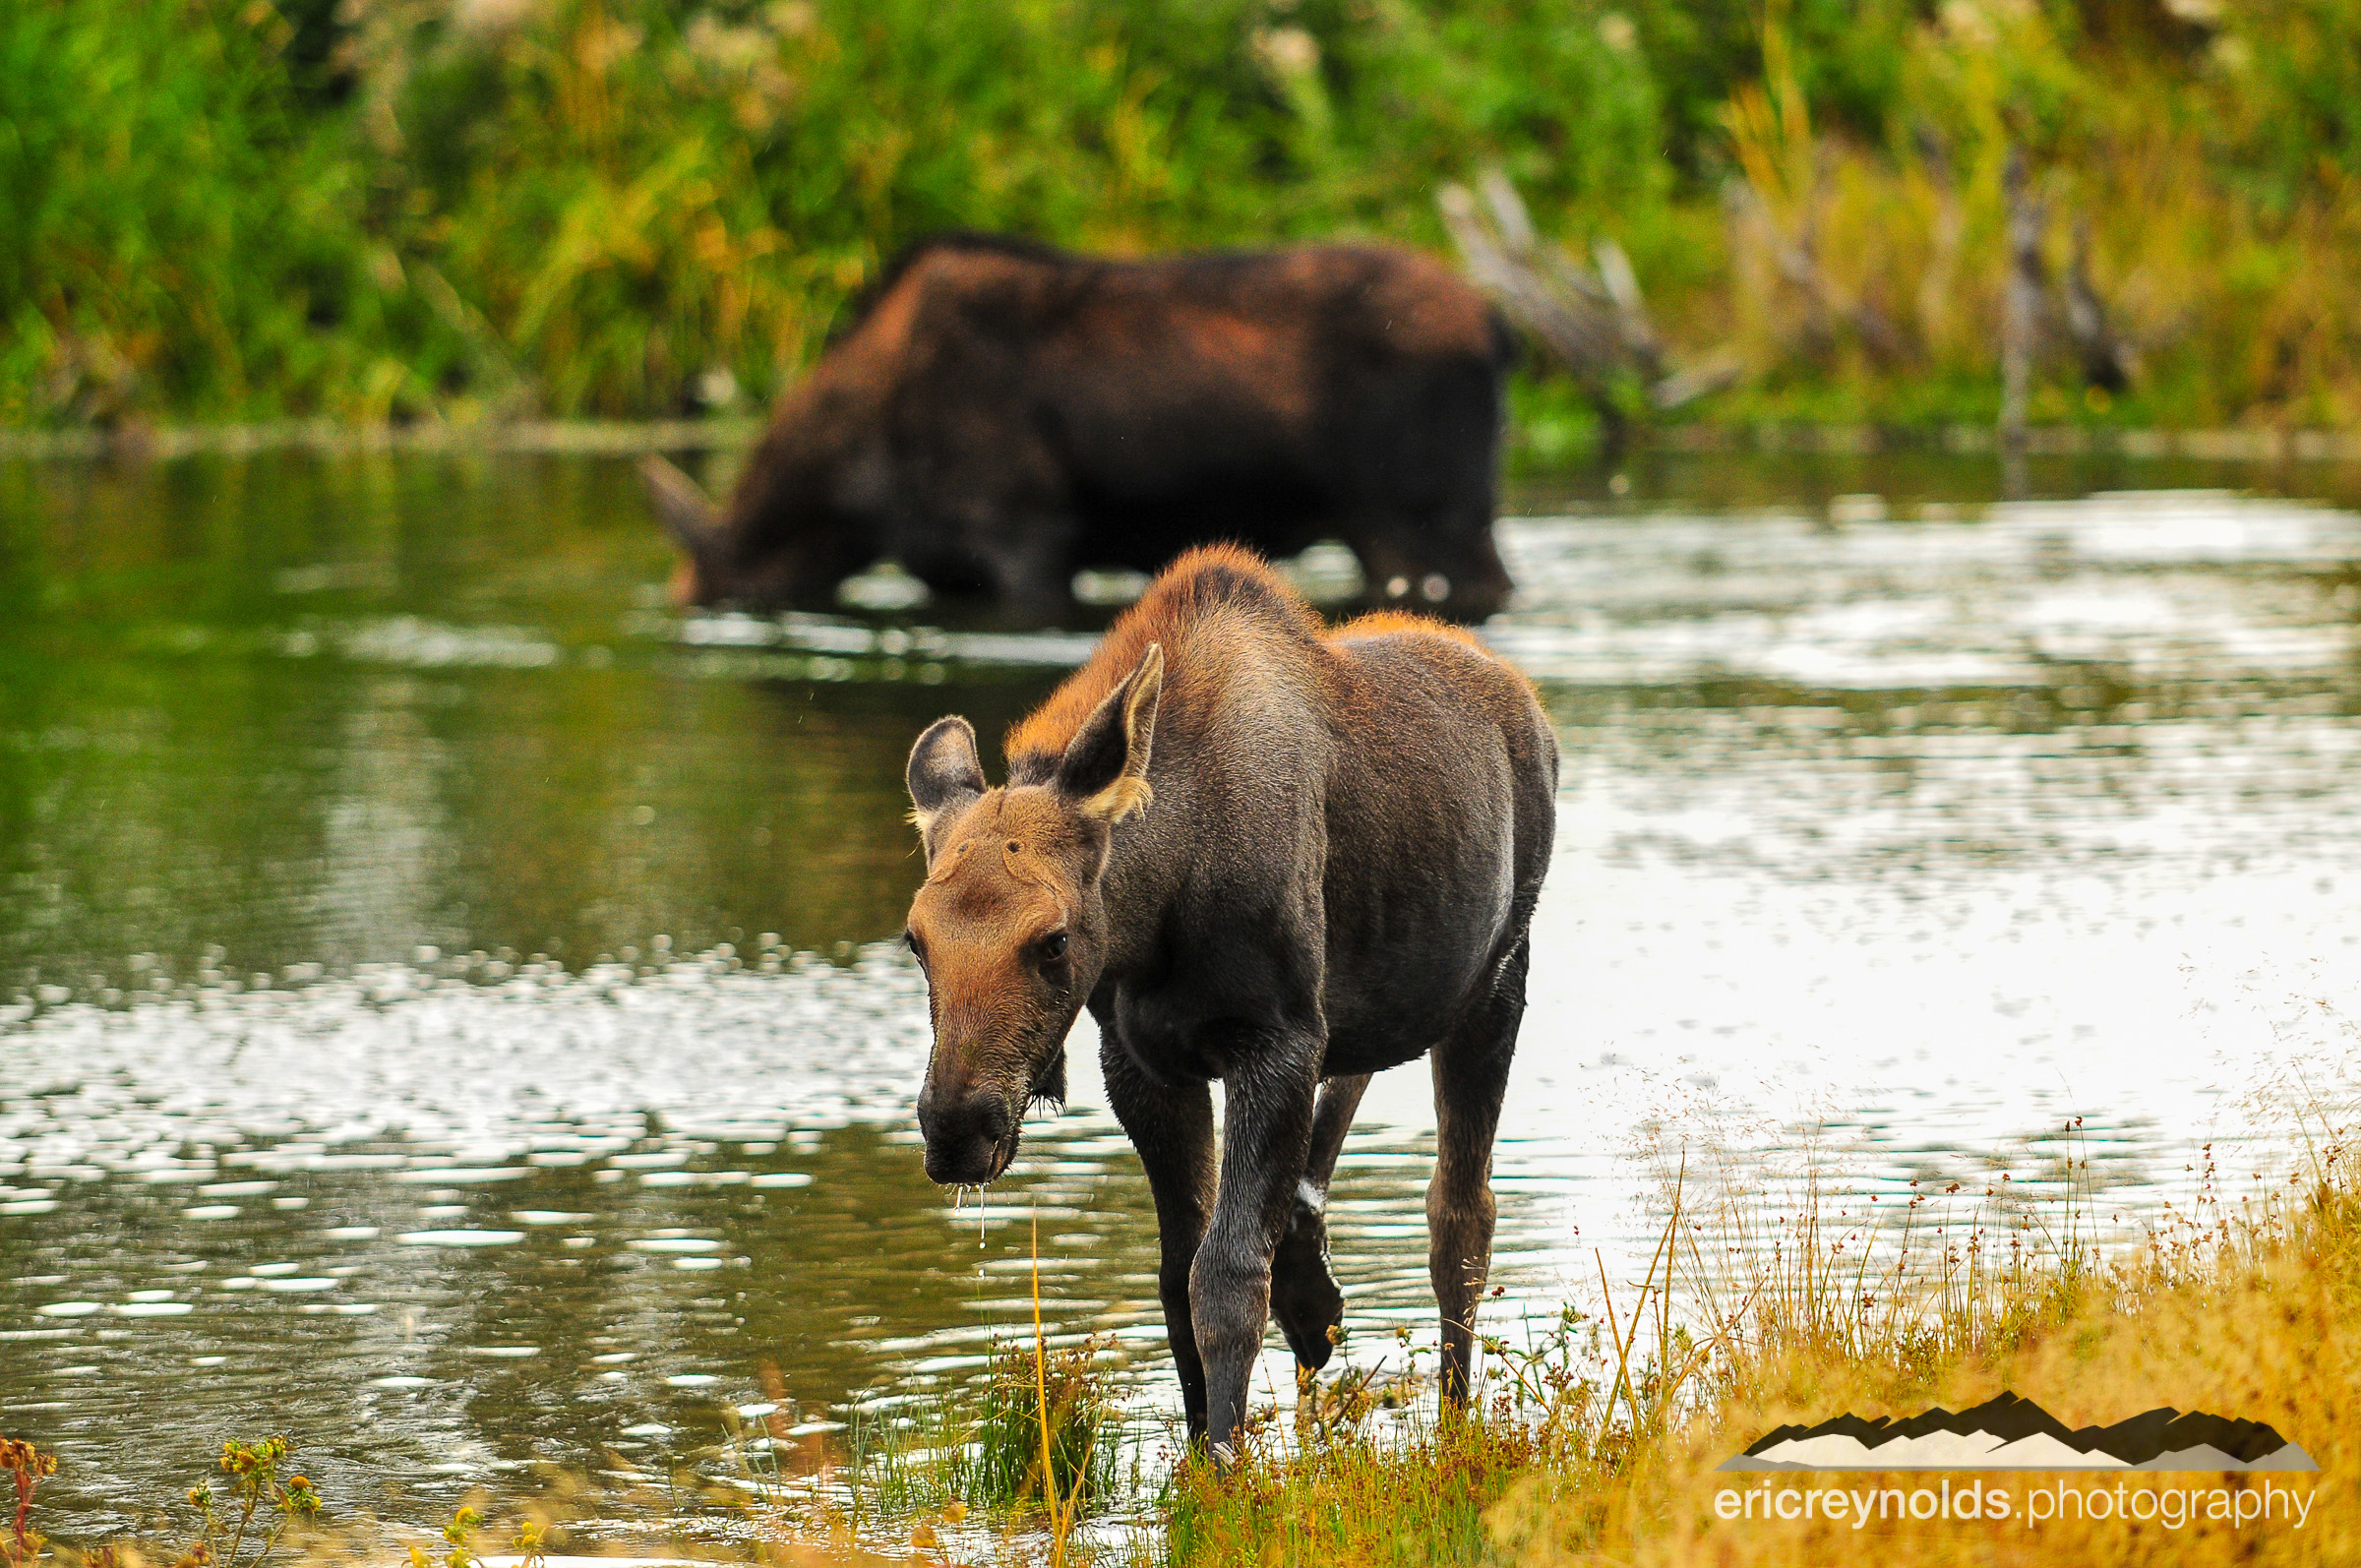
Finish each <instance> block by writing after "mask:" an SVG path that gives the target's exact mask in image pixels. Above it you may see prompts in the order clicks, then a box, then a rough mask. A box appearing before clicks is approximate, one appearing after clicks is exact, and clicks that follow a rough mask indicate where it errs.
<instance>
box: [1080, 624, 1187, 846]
mask: <svg viewBox="0 0 2361 1568" xmlns="http://www.w3.org/2000/svg"><path fill="white" fill-rule="evenodd" d="M1163 695H1164V647H1163V645H1162V644H1161V643H1156V642H1151V643H1149V644H1148V651H1147V652H1145V653H1143V654H1141V655H1140V657H1139V664H1138V665H1137V667H1135V668H1134V669H1133V670H1132V671H1131V673H1130V674H1129V675H1127V676H1125V677H1123V684H1122V685H1120V686H1119V687H1117V688H1116V689H1115V690H1114V691H1112V692H1110V693H1108V694H1107V695H1106V697H1105V698H1104V699H1103V700H1101V701H1100V703H1099V705H1098V706H1097V707H1096V708H1094V709H1092V710H1091V715H1090V717H1089V718H1087V719H1085V720H1083V721H1082V728H1081V729H1079V730H1077V731H1075V732H1074V738H1073V740H1072V741H1070V742H1068V743H1067V745H1066V748H1065V755H1064V757H1063V758H1062V759H1061V760H1060V761H1059V764H1058V788H1059V790H1060V791H1062V792H1063V793H1064V794H1065V795H1066V796H1067V797H1068V798H1069V799H1071V800H1072V801H1073V803H1074V805H1075V807H1076V809H1078V810H1079V811H1080V812H1081V813H1082V814H1083V815H1085V816H1091V817H1096V818H1097V819H1098V820H1100V821H1102V822H1108V823H1114V822H1120V821H1121V820H1122V819H1123V818H1124V817H1126V816H1129V815H1130V814H1132V813H1133V812H1144V811H1146V810H1147V809H1148V803H1149V801H1150V800H1152V799H1153V798H1154V792H1153V791H1151V790H1150V789H1149V788H1148V748H1149V746H1150V744H1151V743H1152V742H1153V741H1154V740H1155V736H1156V706H1157V703H1158V701H1159V700H1160V699H1161V698H1162V697H1163Z"/></svg>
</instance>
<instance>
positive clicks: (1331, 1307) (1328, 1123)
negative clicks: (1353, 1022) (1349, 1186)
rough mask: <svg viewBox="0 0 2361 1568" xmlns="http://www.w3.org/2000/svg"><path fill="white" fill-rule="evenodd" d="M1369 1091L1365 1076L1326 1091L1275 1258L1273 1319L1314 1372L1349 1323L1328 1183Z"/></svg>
mask: <svg viewBox="0 0 2361 1568" xmlns="http://www.w3.org/2000/svg"><path fill="white" fill-rule="evenodd" d="M1368 1087H1369V1075H1368V1074H1367V1073H1365V1072H1364V1073H1361V1074H1359V1075H1357V1076H1354V1077H1349V1078H1331V1079H1329V1080H1328V1081H1327V1083H1326V1084H1324V1085H1322V1086H1321V1089H1320V1100H1319V1107H1318V1109H1317V1110H1316V1111H1314V1112H1313V1113H1312V1119H1311V1149H1310V1152H1309V1153H1308V1154H1306V1155H1305V1156H1304V1161H1303V1179H1302V1181H1300V1182H1298V1183H1297V1185H1296V1197H1295V1203H1294V1206H1293V1207H1292V1208H1291V1209H1290V1210H1289V1213H1288V1217H1287V1234H1286V1235H1285V1236H1281V1237H1280V1239H1279V1250H1278V1252H1277V1254H1276V1255H1274V1256H1273V1258H1272V1259H1271V1316H1272V1317H1273V1318H1275V1319H1277V1320H1278V1323H1279V1332H1280V1333H1282V1334H1284V1335H1286V1336H1287V1346H1288V1349H1289V1350H1291V1351H1294V1352H1295V1353H1296V1364H1297V1365H1299V1366H1302V1367H1305V1368H1308V1369H1309V1370H1311V1371H1315V1372H1316V1371H1318V1370H1319V1369H1320V1368H1321V1367H1323V1366H1325V1365H1327V1364H1328V1357H1330V1355H1332V1354H1333V1353H1334V1352H1335V1350H1336V1345H1335V1342H1334V1341H1333V1340H1331V1339H1330V1338H1329V1331H1330V1330H1331V1329H1333V1328H1335V1327H1336V1326H1337V1325H1338V1324H1340V1323H1342V1322H1343V1321H1344V1320H1345V1293H1344V1292H1343V1291H1341V1290H1339V1289H1338V1288H1337V1284H1336V1275H1335V1272H1334V1271H1333V1270H1332V1269H1331V1268H1330V1267H1329V1262H1328V1221H1327V1205H1328V1182H1329V1180H1330V1178H1331V1177H1333V1176H1335V1175H1336V1158H1337V1156H1338V1155H1339V1154H1341V1153H1342V1152H1343V1151H1344V1147H1345V1134H1346V1132H1348V1131H1349V1130H1351V1128H1352V1126H1353V1114H1354V1112H1356V1111H1358V1110H1360V1109H1361V1097H1362V1094H1363V1093H1365V1092H1366V1091H1367V1089H1368Z"/></svg>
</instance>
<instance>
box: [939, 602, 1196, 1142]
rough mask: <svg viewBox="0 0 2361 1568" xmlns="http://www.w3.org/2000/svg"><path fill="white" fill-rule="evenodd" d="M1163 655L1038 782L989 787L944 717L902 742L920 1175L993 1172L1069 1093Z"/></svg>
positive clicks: (1142, 767) (1158, 653) (1102, 956)
mask: <svg viewBox="0 0 2361 1568" xmlns="http://www.w3.org/2000/svg"><path fill="white" fill-rule="evenodd" d="M1163 689H1164V650H1163V649H1162V647H1160V646H1159V645H1158V644H1156V643H1150V644H1148V647H1147V650H1146V652H1145V653H1144V654H1143V655H1142V656H1141V658H1140V661H1139V663H1138V665H1137V666H1135V667H1134V668H1133V669H1132V671H1131V673H1130V674H1129V675H1128V676H1126V677H1124V679H1123V680H1122V682H1121V683H1120V685H1118V686H1117V687H1116V688H1115V690H1114V691H1112V692H1110V693H1109V694H1107V695H1106V696H1105V697H1104V698H1103V699H1102V700H1101V701H1100V702H1099V704H1098V705H1097V707H1096V708H1094V709H1093V710H1092V711H1091V714H1090V716H1089V718H1087V719H1086V720H1084V721H1083V723H1082V726H1081V728H1080V729H1078V730H1077V731H1075V733H1074V737H1073V739H1072V740H1071V741H1070V742H1069V743H1068V744H1067V745H1066V748H1065V751H1064V754H1063V755H1062V756H1060V757H1059V759H1058V761H1057V763H1056V766H1055V767H1054V768H1053V769H1051V770H1050V771H1049V774H1048V776H1047V778H1046V779H1045V780H1043V781H1042V782H1039V783H1010V784H1009V785H1007V786H1006V787H1003V788H999V789H991V788H987V787H986V785H985V782H984V769H983V765H982V763H981V761H980V760H979V759H978V757H977V754H976V732H975V730H974V728H973V727H971V726H970V725H969V724H968V722H967V720H965V719H963V718H956V717H954V718H946V719H938V720H937V721H936V722H935V723H934V724H933V725H932V726H930V727H929V728H928V730H927V731H926V733H925V734H923V735H921V736H920V737H919V738H918V744H917V745H916V746H914V747H913V748H911V751H910V771H909V783H910V800H911V804H912V807H913V810H912V812H911V819H912V820H913V821H914V822H916V823H917V824H918V832H919V838H920V840H921V842H923V843H924V845H925V846H926V854H927V879H926V882H925V884H924V885H923V886H921V887H920V888H919V890H918V896H917V897H916V898H914V899H913V900H912V901H911V905H910V924H909V931H908V935H907V939H908V941H909V943H910V950H911V952H912V953H914V954H916V955H917V958H918V962H919V965H920V967H921V968H923V969H924V970H925V971H926V976H927V1004H928V1010H929V1012H930V1014H931V1015H932V1018H933V1022H934V1028H935V1050H934V1055H932V1057H931V1058H930V1059H929V1061H928V1064H927V1078H926V1083H925V1085H924V1087H923V1088H922V1089H921V1090H920V1091H919V1096H918V1124H919V1129H920V1131H921V1132H923V1133H924V1134H925V1135H926V1140H927V1157H926V1160H927V1175H928V1176H931V1177H933V1178H934V1179H935V1180H937V1181H938V1182H942V1183H945V1184H949V1183H954V1182H957V1183H980V1182H986V1181H991V1180H993V1179H995V1178H996V1177H998V1176H999V1175H1000V1173H1002V1172H1003V1171H1005V1170H1007V1169H1008V1162H1009V1161H1010V1160H1011V1159H1013V1158H1014V1157H1015V1155H1016V1144H1017V1134H1018V1128H1019V1125H1020V1123H1021V1122H1022V1120H1023V1118H1024V1115H1025V1111H1026V1109H1027V1108H1028V1107H1030V1106H1031V1105H1032V1103H1033V1102H1034V1101H1035V1100H1040V1099H1049V1100H1060V1101H1061V1100H1063V1099H1064V1097H1065V1036H1066V1032H1067V1031H1068V1030H1069V1029H1071V1028H1072V1027H1073V1023H1074V1016H1075V1014H1076V1013H1078V1012H1079V1011H1081V1008H1082V1004H1083V1003H1084V1002H1085V1001H1086V1000H1088V999H1089V997H1090V994H1091V991H1092V989H1093V988H1094V987H1096V986H1097V984H1098V981H1099V974H1100V970H1101V969H1102V968H1103V967H1104V965H1105V963H1106V959H1107V946H1108V930H1107V911H1106V906H1105V904H1104V902H1103V900H1102V898H1101V896H1100V877H1101V875H1102V874H1103V873H1104V872H1105V871H1106V868H1107V854H1108V849H1109V846H1110V845H1111V844H1112V842H1113V838H1114V834H1115V831H1116V828H1117V827H1118V825H1119V824H1120V823H1121V822H1122V821H1123V820H1124V819H1125V818H1126V817H1129V816H1131V815H1133V814H1136V813H1139V812H1144V811H1146V810H1147V809H1148V806H1149V802H1150V799H1151V792H1150V790H1149V788H1148V781H1147V771H1148V755H1149V748H1150V746H1151V744H1152V742H1153V739H1154V734H1155V728H1156V710H1157V703H1158V699H1159V697H1160V696H1161V695H1162V693H1163Z"/></svg>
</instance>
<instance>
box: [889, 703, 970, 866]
mask: <svg viewBox="0 0 2361 1568" xmlns="http://www.w3.org/2000/svg"><path fill="white" fill-rule="evenodd" d="M908 777H909V782H910V806H911V811H910V820H911V821H913V822H916V823H917V824H918V836H919V838H920V839H921V840H922V841H923V840H924V839H925V838H926V836H927V829H928V828H930V827H932V826H934V825H935V819H936V818H937V817H938V816H940V815H941V814H943V813H945V812H947V811H952V810H955V809H957V808H959V807H963V806H965V805H967V803H968V802H970V801H972V800H974V799H976V798H977V797H978V796H980V795H982V794H983V793H984V764H983V763H982V762H979V761H978V760H977V759H976V728H975V726H974V725H972V724H970V723H968V722H967V720H965V719H963V718H960V717H959V716H958V715H957V714H953V715H952V716H951V717H949V718H947V719H937V720H936V721H935V722H934V723H932V724H930V725H928V726H927V732H926V733H925V734H924V735H921V736H920V737H919V738H918V744H917V745H916V746H913V747H912V748H910V771H909V775H908Z"/></svg>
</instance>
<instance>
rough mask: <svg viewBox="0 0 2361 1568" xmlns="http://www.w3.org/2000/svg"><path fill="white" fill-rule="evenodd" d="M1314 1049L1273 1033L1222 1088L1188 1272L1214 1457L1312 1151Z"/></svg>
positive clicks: (1229, 1431) (1240, 1394)
mask: <svg viewBox="0 0 2361 1568" xmlns="http://www.w3.org/2000/svg"><path fill="white" fill-rule="evenodd" d="M1321 1049H1322V1043H1321V1042H1320V1041H1319V1040H1318V1039H1317V1038H1316V1037H1313V1036H1310V1035H1292V1034H1286V1033H1281V1034H1274V1035H1270V1036H1267V1037H1265V1039H1264V1040H1262V1041H1256V1042H1253V1043H1251V1044H1247V1045H1245V1046H1244V1047H1243V1049H1241V1051H1239V1052H1238V1053H1237V1054H1236V1055H1234V1057H1233V1059H1234V1060H1235V1061H1237V1062H1238V1065H1237V1066H1236V1067H1234V1068H1233V1069H1232V1071H1231V1073H1230V1074H1229V1076H1227V1077H1226V1078H1224V1079H1223V1080H1222V1088H1223V1094H1224V1106H1223V1116H1222V1182H1221V1190H1220V1193H1219V1195H1218V1196H1217V1197H1216V1198H1215V1200H1214V1206H1213V1223H1212V1224H1211V1225H1209V1226H1207V1227H1206V1231H1205V1240H1204V1242H1203V1244H1202V1245H1200V1246H1199V1247H1198V1248H1197V1257H1196V1262H1195V1263H1194V1264H1193V1265H1192V1266H1191V1267H1190V1269H1189V1271H1188V1305H1189V1313H1190V1316H1191V1317H1192V1318H1193V1320H1194V1322H1195V1325H1196V1331H1197V1350H1198V1353H1199V1354H1200V1355H1202V1356H1203V1357H1204V1358H1205V1415H1206V1423H1207V1435H1208V1436H1209V1437H1210V1438H1211V1439H1212V1442H1213V1450H1214V1456H1215V1457H1216V1459H1218V1460H1221V1461H1222V1462H1224V1463H1228V1462H1229V1461H1230V1460H1231V1459H1234V1458H1235V1457H1236V1456H1237V1453H1238V1448H1239V1444H1240V1441H1241V1429H1242V1428H1243V1426H1244V1425H1245V1419H1246V1386H1247V1381H1248V1378H1249V1376H1250V1375H1251V1373H1252V1371H1253V1367H1254V1357H1255V1355H1256V1353H1258V1352H1259V1351H1260V1350H1261V1349H1262V1330H1263V1325H1264V1324H1265V1323H1266V1322H1268V1321H1269V1319H1270V1310H1271V1259H1272V1257H1273V1255H1274V1254H1275V1253H1276V1252H1277V1250H1278V1247H1279V1238H1280V1237H1281V1236H1285V1235H1286V1234H1287V1219H1288V1212H1289V1210H1290V1209H1292V1208H1293V1207H1294V1204H1295V1197H1296V1188H1297V1185H1298V1184H1299V1183H1300V1182H1301V1181H1302V1173H1303V1171H1304V1157H1305V1155H1306V1153H1307V1152H1308V1151H1309V1149H1310V1147H1311V1123H1312V1107H1313V1101H1314V1099H1315V1097H1316V1095H1317V1094H1318V1090H1319V1081H1320V1080H1319V1060H1320V1055H1321Z"/></svg>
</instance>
